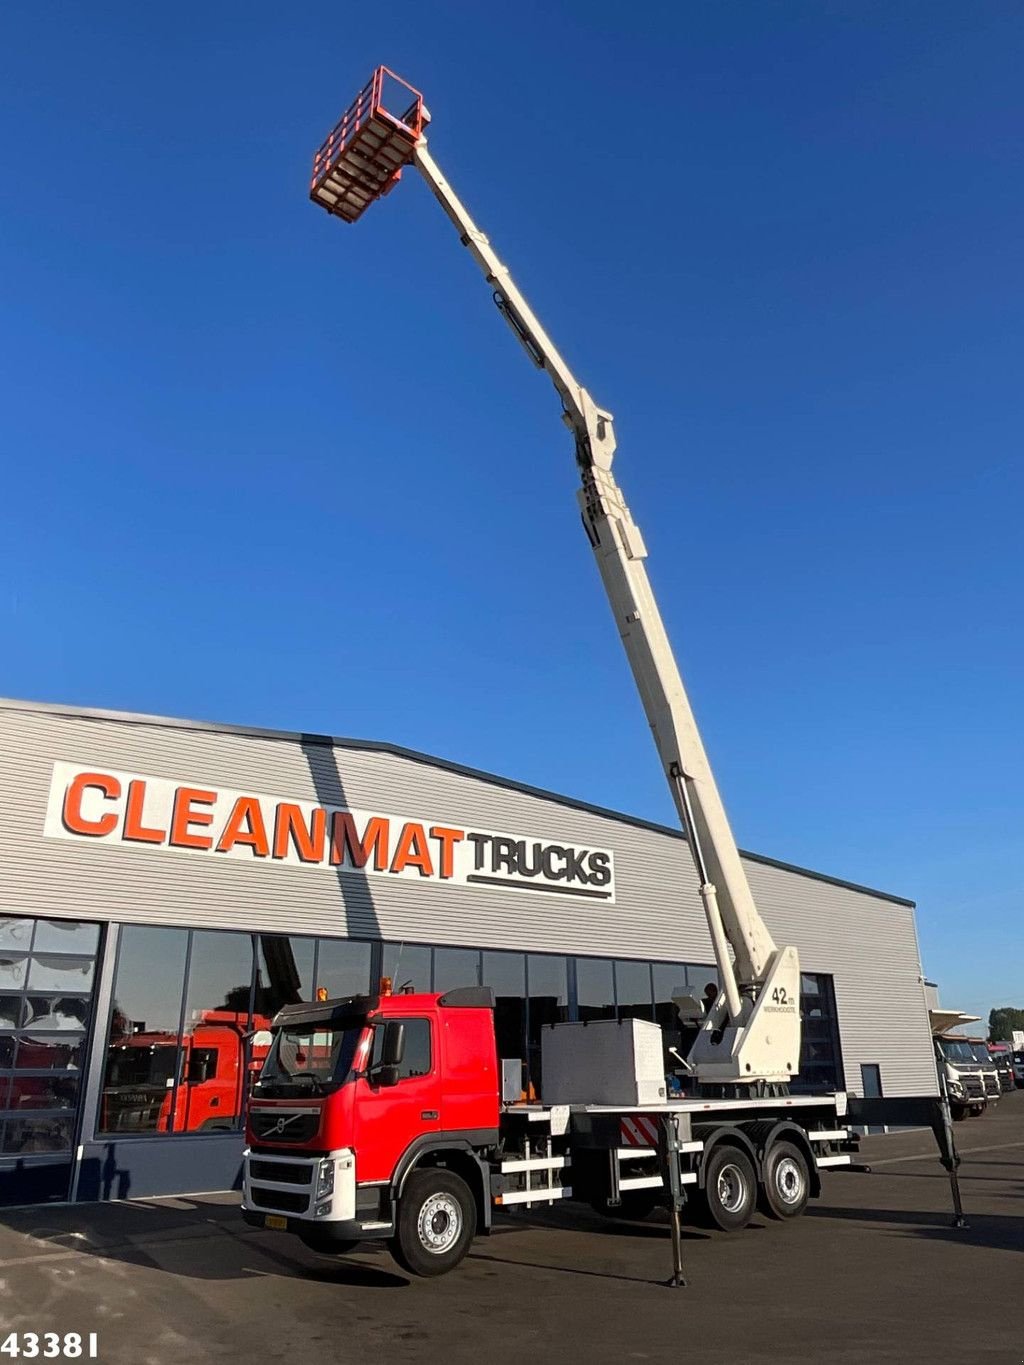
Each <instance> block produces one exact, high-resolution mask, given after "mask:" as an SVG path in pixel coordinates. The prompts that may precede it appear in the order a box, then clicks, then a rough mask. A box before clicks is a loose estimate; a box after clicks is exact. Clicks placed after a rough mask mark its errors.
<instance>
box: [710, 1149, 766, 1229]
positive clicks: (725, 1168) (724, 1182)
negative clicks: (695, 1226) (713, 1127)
mask: <svg viewBox="0 0 1024 1365" xmlns="http://www.w3.org/2000/svg"><path fill="white" fill-rule="evenodd" d="M756 1203H757V1177H756V1175H755V1174H754V1163H753V1162H752V1161H751V1160H750V1157H749V1156H747V1154H746V1152H744V1151H741V1150H740V1148H739V1147H730V1146H727V1145H725V1144H722V1145H720V1146H718V1147H715V1148H713V1149H712V1152H711V1155H710V1156H709V1157H708V1159H707V1162H706V1164H705V1167H704V1197H703V1200H702V1201H701V1213H702V1214H704V1215H705V1216H706V1218H707V1221H708V1222H709V1223H710V1224H711V1226H712V1227H716V1228H719V1229H721V1231H722V1232H738V1231H739V1230H740V1228H745V1227H746V1226H747V1224H748V1223H749V1222H750V1219H751V1216H752V1214H753V1212H754V1206H755V1204H756Z"/></svg>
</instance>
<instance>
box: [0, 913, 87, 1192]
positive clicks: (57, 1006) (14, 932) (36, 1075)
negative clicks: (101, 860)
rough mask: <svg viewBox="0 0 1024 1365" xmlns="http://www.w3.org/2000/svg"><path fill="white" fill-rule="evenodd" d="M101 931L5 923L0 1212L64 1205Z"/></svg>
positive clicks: (0, 968) (0, 946)
mask: <svg viewBox="0 0 1024 1365" xmlns="http://www.w3.org/2000/svg"><path fill="white" fill-rule="evenodd" d="M99 945H100V926H99V925H98V924H86V923H83V922H82V921H80V920H45V919H29V918H26V917H20V916H0V1206H8V1207H9V1206H10V1205H12V1204H37V1203H47V1202H51V1201H53V1202H60V1201H62V1200H65V1199H67V1198H68V1195H69V1191H70V1187H71V1177H72V1161H73V1154H74V1151H75V1144H76V1142H77V1135H78V1131H79V1121H80V1108H81V1104H82V1099H83V1089H84V1076H85V1061H86V1054H87V1051H88V1042H89V1029H90V1023H91V1020H92V1002H93V990H94V986H95V980H96V963H97V957H98V952H99Z"/></svg>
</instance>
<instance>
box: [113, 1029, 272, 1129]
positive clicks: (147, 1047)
mask: <svg viewBox="0 0 1024 1365" xmlns="http://www.w3.org/2000/svg"><path fill="white" fill-rule="evenodd" d="M269 1024H270V1021H269V1020H268V1019H265V1018H263V1017H262V1016H261V1015H253V1016H250V1015H248V1014H237V1013H235V1012H233V1011H231V1010H203V1011H202V1012H201V1014H200V1015H199V1018H198V1019H197V1020H196V1022H195V1024H194V1025H193V1027H192V1029H191V1031H190V1032H189V1033H187V1034H185V1036H184V1037H183V1038H182V1040H181V1050H180V1052H179V1049H178V1039H177V1036H176V1035H175V1034H173V1033H133V1034H129V1035H127V1036H126V1037H123V1038H121V1039H120V1040H119V1041H117V1042H111V1044H110V1046H109V1047H108V1049H107V1071H106V1077H105V1081H104V1086H103V1101H102V1110H101V1121H102V1127H101V1131H103V1132H105V1133H119V1132H129V1133H141V1132H150V1133H152V1132H157V1133H171V1132H174V1133H198V1132H211V1131H216V1130H217V1129H219V1128H222V1129H233V1128H236V1127H237V1126H238V1118H239V1115H240V1114H241V1113H242V1109H243V1106H244V1103H245V1100H246V1099H247V1098H248V1092H249V1084H250V1081H251V1080H255V1078H256V1075H257V1074H258V1073H259V1070H260V1067H261V1066H262V1065H263V1059H264V1057H265V1056H266V1054H267V1049H266V1047H256V1046H254V1045H253V1043H252V1041H251V1038H252V1034H253V1033H254V1032H255V1031H257V1030H259V1029H266V1028H269ZM175 1081H177V1085H175ZM172 1105H173V1109H172Z"/></svg>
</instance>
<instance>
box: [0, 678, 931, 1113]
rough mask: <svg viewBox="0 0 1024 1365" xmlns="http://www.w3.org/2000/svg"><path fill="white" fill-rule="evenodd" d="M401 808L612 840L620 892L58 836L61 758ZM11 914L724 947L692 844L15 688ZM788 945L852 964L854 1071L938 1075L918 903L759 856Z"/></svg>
mask: <svg viewBox="0 0 1024 1365" xmlns="http://www.w3.org/2000/svg"><path fill="white" fill-rule="evenodd" d="M57 760H67V761H70V762H73V763H81V764H83V765H89V766H96V767H98V768H100V769H103V768H114V769H119V770H122V771H128V772H134V773H139V774H144V775H151V776H154V777H165V778H168V779H171V780H173V781H176V782H185V783H190V784H194V785H197V786H204V785H208V786H211V787H219V788H234V789H236V790H241V791H253V792H263V793H271V794H274V795H277V796H280V797H286V798H294V799H297V800H303V799H305V800H312V801H318V802H322V803H325V804H332V805H340V806H355V807H357V808H361V809H363V810H374V809H378V810H381V811H385V812H386V811H394V812H397V813H399V814H403V815H407V816H409V817H411V818H418V817H423V818H425V819H430V820H432V821H447V822H451V823H454V824H464V825H468V826H471V827H477V828H483V829H488V830H504V829H508V830H509V831H511V832H514V833H518V834H529V835H531V836H536V837H538V838H541V839H550V840H553V841H555V842H558V843H563V844H577V845H587V846H590V847H595V846H596V847H600V848H607V849H611V850H613V851H614V857H615V883H616V903H615V904H614V905H608V904H607V903H602V902H597V901H586V900H569V899H568V898H564V897H561V896H556V895H550V896H546V897H545V896H541V895H534V894H528V893H524V892H522V891H510V890H505V889H501V888H490V887H487V888H484V887H481V888H473V889H469V888H466V887H456V886H445V885H444V884H443V883H430V882H424V883H422V884H420V883H416V882H410V881H405V880H400V879H397V878H396V879H394V880H390V879H387V878H382V877H363V876H361V875H359V874H354V873H347V874H339V873H338V872H337V871H336V870H332V869H330V868H328V867H324V868H316V869H310V868H294V867H289V866H282V865H279V864H276V863H273V862H271V861H269V860H259V861H254V862H253V863H252V864H251V865H250V864H249V863H245V862H239V861H232V860H230V859H222V860H218V859H217V858H215V857H212V856H211V857H204V856H195V855H193V854H189V853H177V852H166V851H156V850H154V849H152V848H146V847H140V846H131V845H121V844H111V843H93V842H91V841H89V840H85V839H83V840H81V841H80V842H78V841H71V840H64V839H44V838H43V836H42V830H43V821H44V815H45V811H46V802H47V795H48V791H49V785H50V774H51V769H52V765H53V763H54V762H55V761H57ZM0 812H2V815H0V879H2V880H0V913H12V912H13V913H23V914H30V915H50V916H74V917H80V918H84V919H89V918H93V919H102V920H120V921H134V922H139V923H143V922H149V923H160V924H185V925H202V926H208V927H224V928H228V927H230V928H246V929H263V930H269V931H278V932H290V933H309V934H338V935H339V936H346V935H348V936H352V937H373V938H376V937H380V938H384V939H391V940H408V941H413V942H415V941H420V942H432V943H450V944H456V945H458V944H465V945H471V946H474V947H486V948H510V949H519V950H524V949H529V950H532V951H534V952H538V951H539V952H564V953H578V954H579V953H585V954H594V955H609V956H618V957H634V958H654V959H658V958H662V959H665V960H668V961H691V962H692V961H697V962H700V961H704V962H710V961H712V960H713V953H712V951H711V944H710V941H709V937H708V933H707V929H706V926H705V923H704V916H703V912H702V910H701V906H700V900H699V897H698V894H697V884H696V878H695V874H694V871H693V865H692V860H691V859H690V855H689V851H688V849H687V846H686V844H685V842H684V841H683V840H682V839H680V838H673V837H671V836H669V835H667V834H665V833H662V832H660V831H657V830H652V829H646V828H642V827H639V826H637V825H633V824H631V823H629V822H627V821H624V820H617V819H615V818H612V817H610V816H606V815H602V814H598V813H595V812H593V811H588V810H581V809H579V808H576V807H573V806H571V805H568V804H565V803H563V802H560V801H557V800H555V799H551V798H546V797H543V796H540V795H534V794H531V793H528V792H524V791H521V790H517V789H515V788H513V787H508V786H503V785H501V784H499V783H497V782H491V781H486V780H484V779H482V778H481V777H477V776H470V775H467V774H466V773H461V772H456V771H453V770H451V769H448V768H445V767H443V766H438V765H436V764H433V763H430V762H427V761H422V760H418V759H416V758H414V757H410V756H406V755H401V754H395V753H389V752H387V751H385V750H372V749H369V748H364V747H348V746H344V745H335V746H333V747H331V746H327V745H323V744H319V743H316V742H315V741H310V742H306V743H303V742H302V741H301V740H299V739H297V738H275V737H269V736H266V735H258V734H246V733H236V732H231V731H220V730H216V729H213V728H204V727H189V726H188V725H186V724H184V723H169V722H163V723H162V722H160V721H158V720H142V719H137V718H131V719H120V718H113V717H109V716H101V715H92V714H88V713H74V712H70V711H67V712H65V711H60V710H58V709H56V708H40V709H35V708H31V707H28V706H25V705H22V704H13V705H12V704H0ZM747 871H748V874H749V876H750V879H751V883H752V886H753V891H754V895H755V897H756V899H757V901H758V904H759V907H760V909H761V911H762V913H763V915H764V918H765V920H766V921H767V923H768V926H769V928H770V929H771V932H772V934H773V935H774V936H775V938H776V941H777V942H779V943H794V944H795V945H796V946H797V947H798V949H799V950H800V955H801V963H802V965H803V967H804V969H805V970H807V971H809V972H828V973H831V974H832V976H833V977H834V980H835V991H836V1001H837V1006H838V1011H839V1021H840V1029H841V1033H842V1039H843V1060H844V1066H845V1068H846V1081H847V1086H848V1088H849V1089H850V1090H851V1091H854V1092H858V1091H859V1089H860V1064H861V1063H862V1062H868V1063H872V1062H873V1063H877V1064H878V1065H879V1066H880V1067H881V1070H882V1081H883V1086H884V1089H885V1093H887V1094H923V1093H932V1092H933V1091H934V1089H935V1071H934V1064H933V1061H932V1054H931V1043H930V1036H929V1032H928V1026H927V1016H926V1012H925V1005H924V993H923V987H922V984H921V981H920V975H919V964H918V950H917V942H916V934H915V929H914V921H913V911H912V910H911V909H910V908H909V907H908V906H904V905H900V904H898V903H895V902H893V901H889V900H885V899H884V898H882V897H880V896H875V895H871V894H868V893H866V892H862V891H855V890H851V889H847V888H844V887H841V886H835V885H832V884H830V883H828V882H824V881H820V880H817V879H816V878H813V877H810V876H804V875H801V874H799V873H797V872H794V871H789V870H784V869H780V868H776V867H771V866H767V865H765V864H762V863H758V862H754V861H752V860H750V859H748V860H747Z"/></svg>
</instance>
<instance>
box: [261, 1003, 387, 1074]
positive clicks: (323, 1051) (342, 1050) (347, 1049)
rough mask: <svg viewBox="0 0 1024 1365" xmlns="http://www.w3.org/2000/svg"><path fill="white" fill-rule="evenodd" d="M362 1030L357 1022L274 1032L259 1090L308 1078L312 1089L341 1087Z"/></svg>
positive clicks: (361, 1023)
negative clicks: (346, 1024)
mask: <svg viewBox="0 0 1024 1365" xmlns="http://www.w3.org/2000/svg"><path fill="white" fill-rule="evenodd" d="M364 1028H365V1024H364V1023H363V1022H362V1021H361V1020H360V1022H359V1023H357V1024H350V1025H348V1026H347V1027H346V1026H343V1025H341V1024H339V1025H338V1026H336V1027H331V1026H328V1027H324V1026H322V1025H317V1026H312V1025H310V1026H301V1025H300V1026H295V1027H292V1028H282V1029H277V1030H275V1032H274V1041H273V1043H272V1044H271V1048H270V1051H269V1052H268V1054H267V1059H266V1061H265V1062H264V1063H263V1070H262V1071H261V1072H260V1079H259V1082H258V1084H259V1085H260V1087H261V1088H266V1087H268V1086H274V1085H294V1084H295V1083H299V1084H302V1083H303V1082H304V1081H306V1078H308V1081H306V1083H308V1084H310V1087H311V1088H312V1089H322V1088H323V1087H324V1086H326V1085H331V1084H334V1085H340V1084H341V1083H342V1081H344V1079H345V1077H346V1076H347V1075H348V1073H349V1071H350V1070H351V1068H352V1059H353V1058H354V1057H355V1053H356V1047H357V1046H358V1044H359V1039H360V1038H361V1037H362V1036H363V1030H364Z"/></svg>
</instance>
